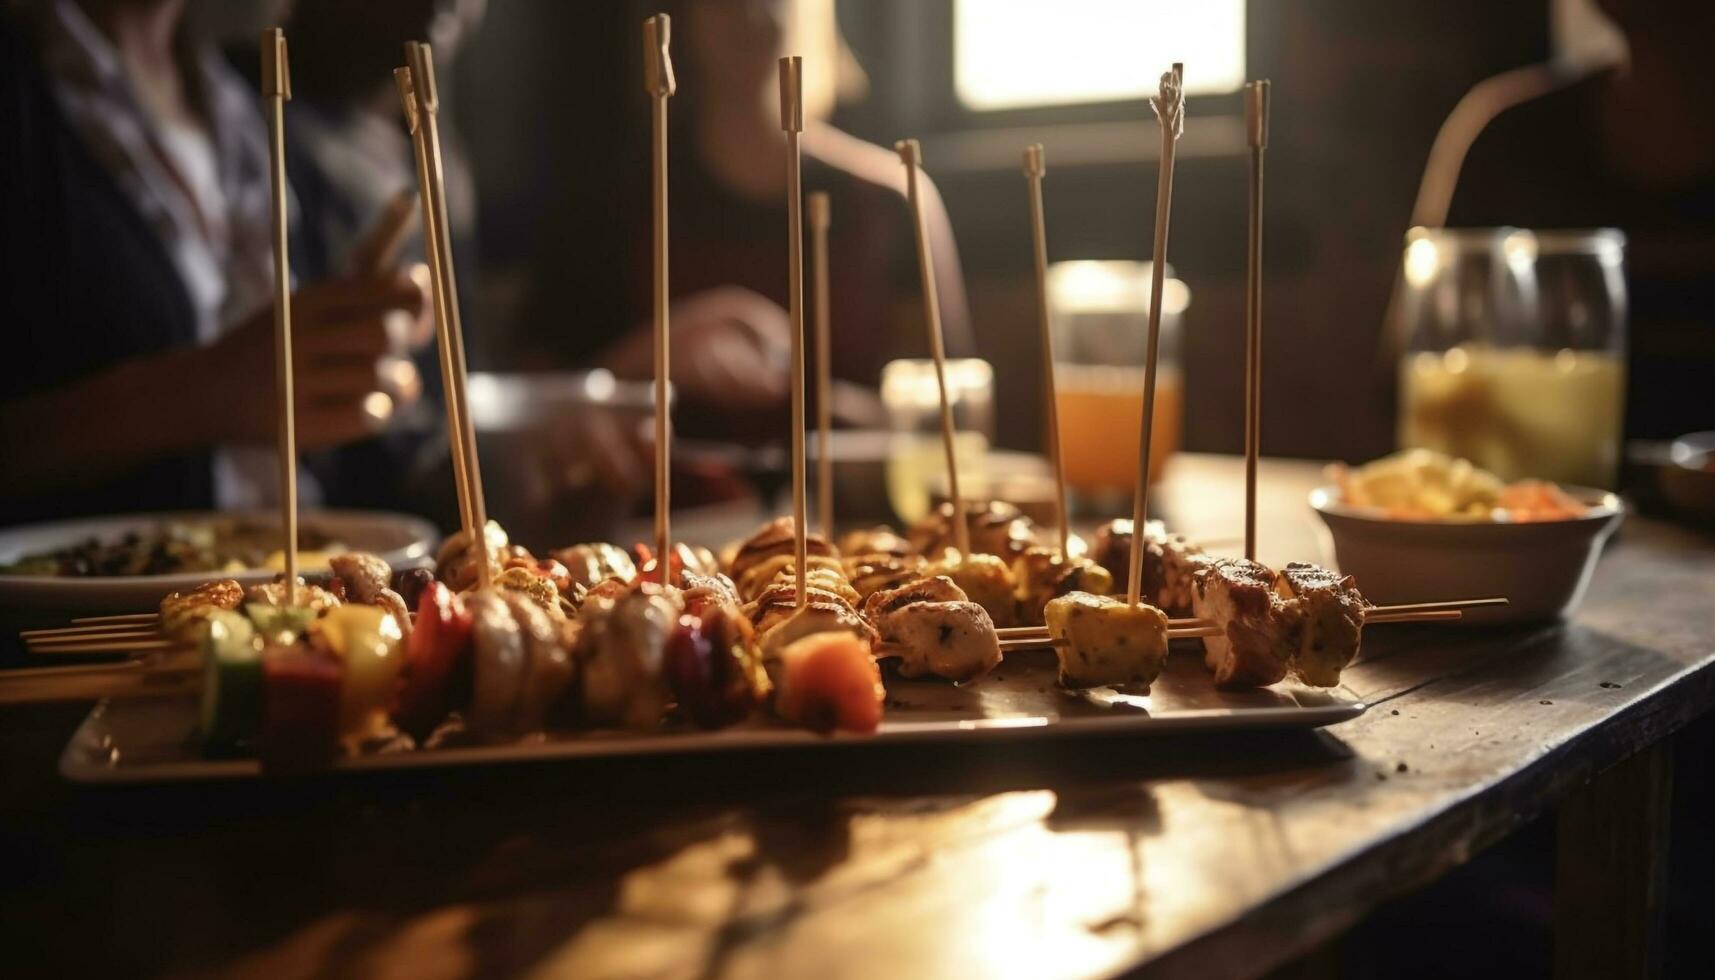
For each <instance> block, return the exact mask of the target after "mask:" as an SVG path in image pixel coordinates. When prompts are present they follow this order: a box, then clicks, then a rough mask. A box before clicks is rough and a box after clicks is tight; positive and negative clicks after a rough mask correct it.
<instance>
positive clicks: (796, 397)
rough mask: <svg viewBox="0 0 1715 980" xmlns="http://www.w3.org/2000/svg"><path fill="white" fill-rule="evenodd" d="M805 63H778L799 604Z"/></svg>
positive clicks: (803, 543) (803, 528) (805, 534)
mask: <svg viewBox="0 0 1715 980" xmlns="http://www.w3.org/2000/svg"><path fill="white" fill-rule="evenodd" d="M803 102H804V60H803V59H802V58H800V57H798V56H797V55H792V56H790V57H786V58H781V59H780V128H781V129H783V130H785V132H786V234H787V239H786V269H787V272H786V275H787V279H788V281H787V287H786V295H787V307H788V309H787V312H788V313H789V314H790V315H791V319H792V530H793V544H794V547H795V548H796V551H795V553H794V554H795V557H796V562H797V564H795V565H794V566H793V568H795V569H796V570H797V575H796V581H797V595H796V598H797V605H798V607H799V608H800V609H801V608H803V607H804V604H805V603H806V602H808V601H809V599H808V592H807V586H808V578H809V571H810V569H809V567H808V566H809V544H808V542H809V523H810V517H809V514H808V513H807V510H808V504H807V501H806V499H805V492H804V482H805V477H806V474H805V472H804V211H803V203H804V161H803V152H802V150H801V149H800V147H799V145H798V141H799V135H800V134H801V133H803V131H804V105H803Z"/></svg>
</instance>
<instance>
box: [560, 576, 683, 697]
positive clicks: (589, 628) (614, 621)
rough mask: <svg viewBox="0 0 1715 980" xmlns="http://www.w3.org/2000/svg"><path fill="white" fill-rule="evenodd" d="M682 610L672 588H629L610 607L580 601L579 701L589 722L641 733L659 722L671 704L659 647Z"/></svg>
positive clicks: (675, 592)
mask: <svg viewBox="0 0 1715 980" xmlns="http://www.w3.org/2000/svg"><path fill="white" fill-rule="evenodd" d="M591 602H594V603H598V604H599V605H598V607H597V608H594V609H592V608H590V606H591ZM683 612H684V604H683V602H682V601H681V600H680V598H679V594H678V591H677V590H671V591H665V592H664V591H661V590H660V589H658V588H656V589H634V590H632V591H630V592H628V593H626V594H624V595H622V596H620V597H619V598H617V599H615V600H613V602H612V606H611V607H608V605H607V600H591V601H590V602H586V603H585V612H584V616H583V621H584V624H585V626H584V652H585V655H586V659H585V660H584V661H583V664H582V667H583V673H582V679H583V690H582V697H583V709H584V717H585V718H586V719H587V720H588V721H589V722H590V723H592V724H595V725H617V726H623V727H625V728H632V729H639V730H645V731H646V730H649V729H652V728H654V727H655V726H656V725H658V724H659V723H660V721H661V716H662V714H663V713H664V712H665V711H666V710H667V705H668V702H669V701H670V700H671V695H670V694H669V692H668V687H667V682H666V678H665V677H663V675H662V670H661V668H662V659H663V648H664V647H665V645H666V642H667V636H668V634H669V633H671V632H672V631H673V628H674V626H675V625H677V623H678V622H679V616H680V614H682V613H683Z"/></svg>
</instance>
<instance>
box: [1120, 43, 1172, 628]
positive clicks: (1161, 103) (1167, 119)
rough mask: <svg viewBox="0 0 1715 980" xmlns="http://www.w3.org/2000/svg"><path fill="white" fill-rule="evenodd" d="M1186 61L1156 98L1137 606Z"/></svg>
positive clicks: (1132, 591)
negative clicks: (1157, 167)
mask: <svg viewBox="0 0 1715 980" xmlns="http://www.w3.org/2000/svg"><path fill="white" fill-rule="evenodd" d="M1184 69H1185V66H1184V65H1182V64H1180V63H1179V62H1177V61H1176V62H1174V63H1173V69H1172V70H1171V71H1168V72H1165V73H1163V74H1162V76H1161V90H1160V97H1159V98H1157V99H1151V100H1150V102H1149V105H1150V108H1152V109H1154V110H1155V116H1156V119H1157V120H1158V121H1159V122H1160V123H1161V175H1160V178H1159V179H1158V180H1157V182H1156V189H1155V257H1154V259H1153V260H1152V261H1151V263H1150V294H1149V338H1148V341H1147V347H1146V348H1145V350H1144V360H1143V431H1142V433H1141V435H1140V436H1139V440H1138V442H1139V444H1138V460H1137V468H1138V475H1137V494H1136V496H1135V498H1134V499H1133V504H1132V524H1131V526H1132V528H1133V529H1134V533H1133V534H1132V536H1131V569H1130V572H1131V577H1130V581H1129V582H1128V583H1127V586H1126V601H1127V602H1128V603H1129V604H1130V605H1133V606H1135V605H1137V604H1138V602H1139V601H1140V600H1141V595H1140V590H1141V589H1142V588H1143V534H1144V527H1145V526H1146V525H1145V519H1146V517H1147V516H1148V510H1149V454H1150V450H1151V445H1150V444H1151V442H1152V441H1153V436H1154V427H1155V360H1156V352H1157V350H1158V349H1159V347H1160V342H1161V306H1162V302H1161V293H1162V289H1163V286H1164V285H1165V279H1166V274H1167V229H1168V223H1169V222H1168V219H1169V218H1170V217H1171V214H1172V208H1173V154H1174V149H1175V147H1176V146H1177V145H1178V142H1179V137H1180V135H1181V134H1183V133H1184V132H1185V100H1184V92H1183V88H1182V83H1183V81H1184V74H1185V73H1184Z"/></svg>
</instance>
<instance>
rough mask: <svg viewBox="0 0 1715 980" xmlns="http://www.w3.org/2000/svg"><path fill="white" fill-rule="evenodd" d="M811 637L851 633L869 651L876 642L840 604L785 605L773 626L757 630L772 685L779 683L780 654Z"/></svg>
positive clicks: (859, 618) (871, 630) (862, 623)
mask: <svg viewBox="0 0 1715 980" xmlns="http://www.w3.org/2000/svg"><path fill="white" fill-rule="evenodd" d="M814 633H850V634H852V635H853V636H855V637H857V638H858V639H860V640H862V641H863V642H865V643H867V644H869V645H870V646H871V647H874V646H875V641H876V635H875V629H874V627H872V626H870V625H869V623H867V622H865V621H864V619H863V617H862V616H859V615H858V614H857V613H855V612H853V611H852V608H851V607H850V606H848V605H846V604H845V603H843V602H838V601H833V602H830V601H827V600H811V601H810V602H808V603H806V604H805V605H804V607H803V608H801V609H797V608H792V607H791V605H790V603H788V605H787V613H786V615H785V616H784V617H783V618H780V619H778V620H775V621H774V623H773V625H771V626H769V627H768V628H766V629H762V628H758V629H757V634H758V636H759V637H760V640H759V643H760V646H761V648H762V662H763V665H764V666H765V667H767V669H768V676H769V677H770V678H771V679H772V680H773V681H774V683H776V684H779V683H780V678H779V676H777V671H778V667H779V662H780V653H781V651H782V650H785V649H786V648H787V647H788V646H790V645H791V644H792V643H793V642H794V641H797V640H800V639H803V638H804V637H806V636H810V635H812V634H814Z"/></svg>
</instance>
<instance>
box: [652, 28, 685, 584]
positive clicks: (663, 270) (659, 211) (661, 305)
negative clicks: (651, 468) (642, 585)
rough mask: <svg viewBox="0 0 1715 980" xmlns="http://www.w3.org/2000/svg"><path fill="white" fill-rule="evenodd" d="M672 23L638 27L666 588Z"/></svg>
mask: <svg viewBox="0 0 1715 980" xmlns="http://www.w3.org/2000/svg"><path fill="white" fill-rule="evenodd" d="M672 26H673V25H672V19H671V18H669V17H668V16H667V15H666V14H656V15H655V16H653V17H650V18H649V19H647V20H645V21H644V22H643V89H644V91H646V92H648V93H649V98H650V114H649V196H650V202H651V207H652V208H653V217H654V229H655V295H654V302H655V550H656V552H657V555H656V559H655V561H656V565H657V566H658V567H657V571H659V572H660V573H661V584H662V585H671V584H672V582H673V575H672V570H671V569H672V560H671V558H672V551H673V526H672V521H671V519H670V518H669V516H668V513H669V510H670V508H671V497H670V494H671V492H672V472H673V470H672V459H673V418H672V416H671V415H670V414H669V412H670V411H671V407H670V405H669V404H668V398H667V393H668V387H669V385H670V384H671V378H672V352H671V348H670V344H669V336H668V311H667V303H668V298H669V293H668V289H667V251H668V249H667V100H668V99H670V98H672V96H673V93H674V92H675V91H677V89H678V82H677V81H676V80H675V79H674V77H673V58H672V55H671V54H669V52H668V46H669V44H670V42H671V41H672Z"/></svg>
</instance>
